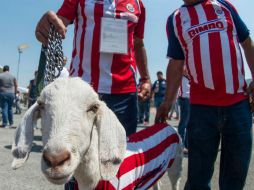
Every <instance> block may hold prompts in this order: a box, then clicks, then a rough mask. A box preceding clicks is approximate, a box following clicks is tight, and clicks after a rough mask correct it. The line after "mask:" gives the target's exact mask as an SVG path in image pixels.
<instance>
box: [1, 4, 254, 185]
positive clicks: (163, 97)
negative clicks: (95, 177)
mask: <svg viewBox="0 0 254 190" xmlns="http://www.w3.org/2000/svg"><path fill="white" fill-rule="evenodd" d="M145 15H146V10H145V6H144V4H143V2H142V1H141V0H127V1H101V0H94V1H89V3H87V2H86V0H64V2H63V4H62V6H61V7H60V9H59V10H58V12H57V13H55V12H53V11H49V12H47V13H45V14H44V15H43V17H42V18H41V19H40V21H39V22H38V24H37V27H36V31H35V35H36V37H37V39H38V40H39V41H40V42H41V43H43V44H44V45H45V44H47V39H48V31H49V28H50V25H51V24H53V25H54V26H55V28H56V30H57V31H58V32H59V33H60V34H61V36H62V37H63V38H64V37H65V34H66V31H67V27H68V25H70V24H73V23H74V25H75V30H74V31H75V33H74V47H73V53H72V59H71V65H70V70H69V74H70V76H71V77H81V78H82V79H83V80H85V81H86V82H88V83H90V84H91V85H92V86H93V88H94V90H95V91H96V92H98V94H99V97H100V99H101V100H103V101H105V103H106V104H107V106H108V107H109V108H110V109H112V111H113V112H114V113H115V114H116V115H117V117H118V119H119V120H120V122H121V123H122V125H123V126H124V128H125V130H126V134H127V135H131V134H133V133H135V132H136V130H137V124H138V123H140V124H144V125H149V122H150V104H151V99H152V100H153V104H154V107H155V108H156V117H155V123H163V122H167V121H168V120H170V119H172V117H173V114H174V112H175V113H176V116H175V119H179V125H178V133H179V135H180V136H181V139H182V144H183V147H184V151H185V153H188V179H187V182H186V184H185V188H184V189H185V190H210V189H211V178H212V175H213V170H214V163H215V160H216V157H217V153H218V149H219V145H220V146H221V164H220V177H219V178H220V179H219V186H220V189H221V190H228V189H230V190H242V189H243V187H244V184H245V180H246V176H247V173H248V168H249V163H250V159H251V151H252V117H251V110H250V105H249V100H248V98H249V96H248V94H247V92H249V93H250V94H251V95H253V91H254V82H253V81H252V82H251V83H250V85H249V87H247V84H246V82H245V75H244V67H243V59H242V53H241V52H242V50H241V48H240V47H242V49H243V52H244V54H245V57H246V60H247V63H248V66H249V68H250V71H251V73H252V76H254V57H253V54H254V44H253V41H252V39H251V38H250V32H249V30H248V28H247V26H246V25H245V23H244V22H243V20H242V19H241V17H240V16H239V14H238V12H237V11H236V8H235V7H234V6H233V5H232V4H231V3H230V2H228V1H227V0H184V5H183V6H181V7H180V8H178V9H177V10H176V11H174V12H173V13H172V14H171V15H170V16H169V18H168V20H167V24H166V26H167V34H168V49H167V56H168V58H169V63H168V67H167V71H166V78H164V77H163V72H162V71H159V72H157V80H156V81H155V82H154V83H153V85H152V84H151V79H150V75H149V71H148V67H147V55H146V49H145V46H144V28H145V21H146V20H145ZM105 18H107V19H105ZM116 18H117V19H116ZM119 20H120V21H123V22H118V21H119ZM82 23H83V24H82ZM84 23H85V24H84ZM105 26H107V27H105ZM162 27H163V26H162ZM123 28H127V30H123ZM102 32H103V35H101V33H102ZM119 33H121V38H119ZM108 35H109V36H111V37H112V38H113V39H114V40H107V38H104V37H105V36H108ZM103 36H104V37H103ZM136 67H137V69H138V72H139V74H140V80H139V83H138V85H136V72H137V71H136ZM8 71H9V68H7V67H6V68H4V73H3V74H0V101H1V108H2V115H3V124H2V126H3V127H5V126H6V125H7V124H8V122H9V125H13V118H12V114H10V113H11V112H12V110H11V107H12V103H13V100H14V97H15V93H16V92H17V82H16V80H15V78H14V77H13V76H12V75H10V73H9V72H8ZM69 74H68V75H67V76H69ZM4 83H5V85H3V84H4ZM35 84H36V73H35V79H33V80H31V81H30V85H29V106H30V105H31V104H33V103H34V102H35V101H36V93H35V92H34V87H35ZM137 105H138V106H137ZM179 107H180V113H179V111H178V110H179ZM152 123H153V122H152ZM74 188H76V184H75V183H73V182H72V181H71V182H69V183H68V184H66V185H65V189H74Z"/></svg>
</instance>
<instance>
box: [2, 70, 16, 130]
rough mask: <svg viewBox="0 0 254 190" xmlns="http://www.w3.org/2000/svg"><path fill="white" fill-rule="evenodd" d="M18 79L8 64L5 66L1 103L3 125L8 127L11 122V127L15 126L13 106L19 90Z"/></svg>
mask: <svg viewBox="0 0 254 190" xmlns="http://www.w3.org/2000/svg"><path fill="white" fill-rule="evenodd" d="M17 87H18V85H17V81H16V79H15V77H14V76H13V75H12V74H11V73H10V68H9V66H8V65H5V66H4V67H3V73H1V74H0V105H1V109H2V125H1V127H3V128H6V127H7V124H8V122H9V126H10V128H12V127H13V111H12V106H13V102H14V98H15V94H16V92H17Z"/></svg>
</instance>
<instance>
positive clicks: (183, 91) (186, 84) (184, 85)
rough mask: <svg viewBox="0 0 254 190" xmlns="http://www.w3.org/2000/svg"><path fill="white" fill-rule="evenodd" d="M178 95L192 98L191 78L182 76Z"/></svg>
mask: <svg viewBox="0 0 254 190" xmlns="http://www.w3.org/2000/svg"><path fill="white" fill-rule="evenodd" d="M178 97H182V98H190V80H189V79H188V78H187V77H186V76H183V77H182V82H181V86H180V88H179V92H178Z"/></svg>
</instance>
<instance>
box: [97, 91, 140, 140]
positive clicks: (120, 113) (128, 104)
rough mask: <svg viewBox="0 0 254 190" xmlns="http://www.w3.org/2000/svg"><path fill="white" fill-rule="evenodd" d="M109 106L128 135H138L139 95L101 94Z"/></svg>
mask: <svg viewBox="0 0 254 190" xmlns="http://www.w3.org/2000/svg"><path fill="white" fill-rule="evenodd" d="M99 96H100V98H101V100H103V101H104V102H105V103H106V104H107V106H108V107H109V108H110V109H111V110H112V111H113V112H114V113H115V114H116V116H117V118H118V119H119V121H120V122H121V124H122V125H123V127H124V128H125V131H126V135H127V136H129V135H131V134H133V133H136V130H137V113H138V110H137V109H138V106H137V93H128V94H100V95H99Z"/></svg>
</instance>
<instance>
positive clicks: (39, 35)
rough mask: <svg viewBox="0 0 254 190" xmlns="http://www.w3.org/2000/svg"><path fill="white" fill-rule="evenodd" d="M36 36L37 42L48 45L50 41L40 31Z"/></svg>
mask: <svg viewBox="0 0 254 190" xmlns="http://www.w3.org/2000/svg"><path fill="white" fill-rule="evenodd" d="M35 36H36V38H37V40H39V41H40V42H41V43H42V44H43V45H46V44H47V41H48V39H47V38H46V37H45V36H44V35H42V34H41V33H40V32H39V31H36V32H35Z"/></svg>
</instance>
